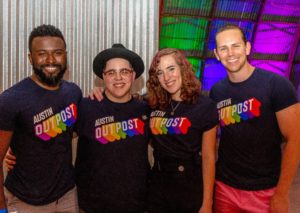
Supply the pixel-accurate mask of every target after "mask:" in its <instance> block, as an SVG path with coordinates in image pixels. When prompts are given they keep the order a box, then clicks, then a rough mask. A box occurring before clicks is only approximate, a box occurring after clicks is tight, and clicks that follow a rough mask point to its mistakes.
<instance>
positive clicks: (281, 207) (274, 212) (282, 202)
mask: <svg viewBox="0 0 300 213" xmlns="http://www.w3.org/2000/svg"><path fill="white" fill-rule="evenodd" d="M288 211H289V198H288V195H283V194H279V193H275V194H274V195H273V197H272V198H271V202H270V212H271V213H288Z"/></svg>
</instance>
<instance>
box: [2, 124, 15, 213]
mask: <svg viewBox="0 0 300 213" xmlns="http://www.w3.org/2000/svg"><path fill="white" fill-rule="evenodd" d="M12 135H13V132H12V131H3V130H0V184H1V185H0V209H6V203H5V197H4V185H3V183H4V177H3V176H4V174H3V159H4V156H5V154H6V151H7V149H8V147H9V143H10V140H11V137H12Z"/></svg>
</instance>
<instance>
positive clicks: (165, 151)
mask: <svg viewBox="0 0 300 213" xmlns="http://www.w3.org/2000/svg"><path fill="white" fill-rule="evenodd" d="M172 105H173V106H177V108H176V110H175V112H174V115H172V113H171V112H172V107H171V106H169V107H168V108H167V109H166V110H153V111H152V112H151V114H150V129H151V132H152V145H153V148H154V156H155V158H160V159H166V158H167V159H168V158H169V159H176V158H177V159H182V160H191V159H194V158H197V155H198V156H199V152H201V147H202V142H201V141H202V135H203V133H204V132H205V131H207V130H209V129H211V128H213V127H214V126H216V125H217V124H218V112H217V108H216V104H215V103H214V102H213V101H212V100H211V99H210V98H208V97H205V96H202V95H200V96H199V97H198V99H197V102H196V104H187V103H183V102H181V103H179V102H176V101H173V102H172ZM174 108H175V107H174Z"/></svg>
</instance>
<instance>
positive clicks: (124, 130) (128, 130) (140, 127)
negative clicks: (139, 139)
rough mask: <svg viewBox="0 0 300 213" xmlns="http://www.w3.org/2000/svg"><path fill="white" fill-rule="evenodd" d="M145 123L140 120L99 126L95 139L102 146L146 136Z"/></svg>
mask: <svg viewBox="0 0 300 213" xmlns="http://www.w3.org/2000/svg"><path fill="white" fill-rule="evenodd" d="M144 125H145V124H144V122H143V121H142V120H141V119H139V118H134V119H129V120H127V121H121V122H114V123H109V124H104V125H100V126H97V127H96V129H95V137H96V140H98V141H99V142H100V143H102V144H107V143H108V142H114V141H118V140H121V139H125V138H126V137H127V136H129V137H133V136H134V135H142V134H144Z"/></svg>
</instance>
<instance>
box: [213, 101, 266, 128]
mask: <svg viewBox="0 0 300 213" xmlns="http://www.w3.org/2000/svg"><path fill="white" fill-rule="evenodd" d="M260 107H261V102H260V101H259V100H257V99H256V98H250V99H248V100H245V101H243V102H240V103H237V104H232V103H231V98H229V99H226V100H223V101H220V102H218V104H217V108H218V112H219V120H220V125H221V126H228V125H230V124H235V123H240V122H241V120H242V121H246V120H248V119H252V118H255V117H259V116H260Z"/></svg>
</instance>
